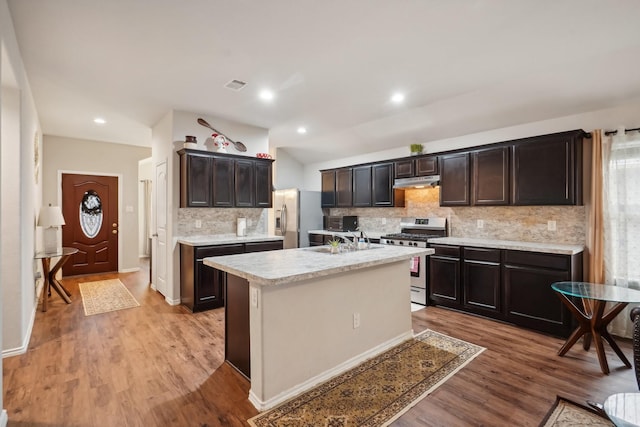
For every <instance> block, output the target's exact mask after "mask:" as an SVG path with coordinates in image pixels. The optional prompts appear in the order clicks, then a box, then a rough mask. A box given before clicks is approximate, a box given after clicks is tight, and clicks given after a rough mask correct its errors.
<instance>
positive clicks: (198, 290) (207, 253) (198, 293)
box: [193, 244, 244, 311]
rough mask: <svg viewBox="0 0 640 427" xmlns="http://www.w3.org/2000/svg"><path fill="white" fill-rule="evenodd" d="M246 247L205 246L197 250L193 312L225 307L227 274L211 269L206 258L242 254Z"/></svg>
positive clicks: (238, 245)
mask: <svg viewBox="0 0 640 427" xmlns="http://www.w3.org/2000/svg"><path fill="white" fill-rule="evenodd" d="M243 252H244V245H242V244H237V245H219V246H203V247H198V248H196V249H195V258H196V259H195V262H196V264H195V278H194V302H193V304H194V307H193V311H201V310H208V309H211V308H217V307H222V306H224V286H225V279H226V274H225V272H223V271H221V270H218V269H217V268H213V267H209V266H208V265H205V264H204V262H203V259H204V258H207V257H211V256H220V255H232V254H241V253H243Z"/></svg>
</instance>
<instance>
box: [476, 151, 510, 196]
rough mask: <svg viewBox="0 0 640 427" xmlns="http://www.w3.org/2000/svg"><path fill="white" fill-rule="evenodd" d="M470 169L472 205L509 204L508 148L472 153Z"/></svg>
mask: <svg viewBox="0 0 640 427" xmlns="http://www.w3.org/2000/svg"><path fill="white" fill-rule="evenodd" d="M471 168H472V171H473V180H472V188H473V190H472V192H471V201H472V204H474V205H508V204H509V147H496V148H489V149H485V150H475V151H472V152H471Z"/></svg>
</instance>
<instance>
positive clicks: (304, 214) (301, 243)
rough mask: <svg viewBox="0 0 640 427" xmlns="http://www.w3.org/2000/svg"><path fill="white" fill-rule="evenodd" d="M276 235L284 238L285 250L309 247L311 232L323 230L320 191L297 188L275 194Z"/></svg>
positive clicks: (277, 191)
mask: <svg viewBox="0 0 640 427" xmlns="http://www.w3.org/2000/svg"><path fill="white" fill-rule="evenodd" d="M273 209H274V211H275V215H274V216H275V233H276V235H278V236H284V248H285V249H290V248H304V247H307V246H309V230H321V229H322V208H321V207H320V192H319V191H304V190H298V189H297V188H290V189H287V190H276V191H274V192H273Z"/></svg>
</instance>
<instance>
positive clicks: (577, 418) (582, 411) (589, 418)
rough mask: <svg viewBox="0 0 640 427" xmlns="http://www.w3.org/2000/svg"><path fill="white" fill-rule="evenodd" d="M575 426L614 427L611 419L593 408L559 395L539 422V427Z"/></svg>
mask: <svg viewBox="0 0 640 427" xmlns="http://www.w3.org/2000/svg"><path fill="white" fill-rule="evenodd" d="M575 426H592V427H596V426H597V427H614V425H613V423H612V422H611V421H609V420H608V419H607V418H604V417H602V416H600V415H598V414H597V413H596V412H595V411H594V410H593V409H591V408H589V407H587V406H584V405H579V404H577V403H575V402H572V401H571V400H568V399H565V398H563V397H560V396H558V397H557V399H556V403H554V404H553V406H552V407H551V409H550V410H549V413H548V414H547V416H546V417H544V420H542V422H541V423H540V427H575Z"/></svg>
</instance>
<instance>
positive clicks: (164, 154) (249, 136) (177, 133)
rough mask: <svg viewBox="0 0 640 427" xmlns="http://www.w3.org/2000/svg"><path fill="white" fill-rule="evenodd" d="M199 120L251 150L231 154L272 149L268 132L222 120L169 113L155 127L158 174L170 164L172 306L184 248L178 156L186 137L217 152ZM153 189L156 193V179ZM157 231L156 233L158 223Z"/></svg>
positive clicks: (177, 293)
mask: <svg viewBox="0 0 640 427" xmlns="http://www.w3.org/2000/svg"><path fill="white" fill-rule="evenodd" d="M198 117H202V118H203V119H205V120H206V121H207V122H208V123H209V124H210V125H211V126H213V127H214V128H215V129H217V130H218V131H220V132H222V133H224V134H225V135H227V136H228V137H229V138H231V139H232V140H234V141H241V142H243V143H244V144H245V145H246V147H247V151H246V152H244V153H241V152H238V151H236V150H235V149H234V148H233V146H231V145H230V146H229V147H227V152H228V153H230V154H238V155H244V156H251V157H255V155H256V154H257V153H266V152H268V150H269V142H268V140H269V134H268V131H267V129H263V128H259V127H256V126H250V125H246V124H243V123H239V122H234V121H230V120H226V119H223V118H220V117H212V116H207V115H203V114H198V113H192V112H187V111H177V110H174V111H170V112H169V113H167V114H166V115H165V116H164V117H163V118H162V119H161V120H160V121H159V122H158V123H157V124H156V125H155V126H154V127H153V130H152V137H151V141H152V153H153V155H152V157H153V168H154V171H155V167H156V165H157V164H158V163H159V162H161V161H164V160H166V161H167V179H168V182H169V186H170V188H169V189H168V191H169V192H168V197H167V222H168V224H167V259H166V263H167V265H166V267H167V269H166V274H167V290H166V295H164V296H165V300H166V301H167V302H168V303H170V304H179V303H180V248H179V246H178V244H177V239H178V236H177V230H178V209H179V206H180V162H179V156H178V154H176V153H177V151H178V150H180V149H182V146H183V142H184V140H185V136H186V135H193V136H195V137H196V139H197V141H198V149H207V148H208V149H210V150H213V148H212V147H211V144H210V142H207V138H209V137H210V136H211V134H212V133H213V132H212V131H211V130H209V129H208V128H206V127H204V126H201V125H199V124H198V122H197V119H198ZM154 177H155V172H154ZM153 188H154V191H155V188H156V182H155V179H154V183H153ZM153 228H154V230H155V222H154V227H153ZM153 244H154V249H155V248H156V242H155V241H154V243H153ZM153 262H154V263H156V262H163V261H162V260H157V259H156V257H155V256H154V261H153ZM154 271H157V269H155V268H154ZM154 274H155V273H154Z"/></svg>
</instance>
